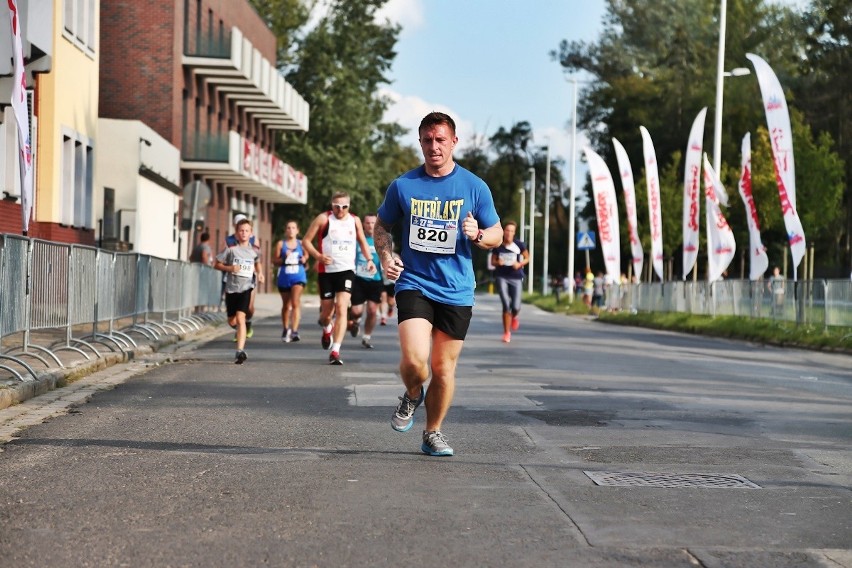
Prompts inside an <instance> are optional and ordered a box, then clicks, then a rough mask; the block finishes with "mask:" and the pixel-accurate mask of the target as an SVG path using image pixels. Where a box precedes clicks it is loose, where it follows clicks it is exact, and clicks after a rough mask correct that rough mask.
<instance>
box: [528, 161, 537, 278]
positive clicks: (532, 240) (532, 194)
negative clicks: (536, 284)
mask: <svg viewBox="0 0 852 568" xmlns="http://www.w3.org/2000/svg"><path fill="white" fill-rule="evenodd" d="M529 171H530V240H529V242H528V244H527V249H528V250H529V251H530V263H529V267H530V276H529V279H528V280H527V294H532V293H533V267H534V266H535V265H534V263H533V259H534V258H535V168H530V170H529Z"/></svg>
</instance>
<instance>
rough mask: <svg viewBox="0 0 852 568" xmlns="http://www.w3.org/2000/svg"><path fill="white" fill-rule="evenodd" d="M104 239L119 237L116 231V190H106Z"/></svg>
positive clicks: (102, 226)
mask: <svg viewBox="0 0 852 568" xmlns="http://www.w3.org/2000/svg"><path fill="white" fill-rule="evenodd" d="M101 230H102V231H103V238H104V239H115V238H117V237H118V235H117V234H116V230H115V189H113V188H111V187H105V188H104V217H103V225H101Z"/></svg>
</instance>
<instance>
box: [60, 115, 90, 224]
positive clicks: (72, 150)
mask: <svg viewBox="0 0 852 568" xmlns="http://www.w3.org/2000/svg"><path fill="white" fill-rule="evenodd" d="M94 167H95V163H94V151H93V147H92V141H91V140H89V139H88V138H86V137H85V136H82V135H80V134H77V133H71V132H66V133H64V134H63V136H62V174H61V183H62V188H61V191H62V207H61V210H60V212H59V222H60V223H62V224H63V225H73V226H75V227H81V228H86V229H91V228H92V199H93V191H92V189H93V183H92V179H93V174H94Z"/></svg>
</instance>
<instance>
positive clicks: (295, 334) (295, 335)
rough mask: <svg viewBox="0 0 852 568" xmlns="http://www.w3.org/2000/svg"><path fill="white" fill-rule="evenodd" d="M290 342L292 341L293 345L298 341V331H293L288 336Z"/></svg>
mask: <svg viewBox="0 0 852 568" xmlns="http://www.w3.org/2000/svg"><path fill="white" fill-rule="evenodd" d="M290 341H292V342H293V343H296V342H297V341H299V330H298V329H294V330H293V332H292V333H291V334H290Z"/></svg>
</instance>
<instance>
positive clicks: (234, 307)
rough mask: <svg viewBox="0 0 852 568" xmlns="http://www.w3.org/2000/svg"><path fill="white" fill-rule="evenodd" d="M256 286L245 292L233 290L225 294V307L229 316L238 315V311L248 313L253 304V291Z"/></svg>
mask: <svg viewBox="0 0 852 568" xmlns="http://www.w3.org/2000/svg"><path fill="white" fill-rule="evenodd" d="M252 290H254V288H250V289H249V290H246V291H245V292H233V293H229V294H225V309H226V310H227V313H228V317H229V318H232V317H234V316H235V315H237V312H243V313H244V314H248V312H249V306H251V293H252Z"/></svg>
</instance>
